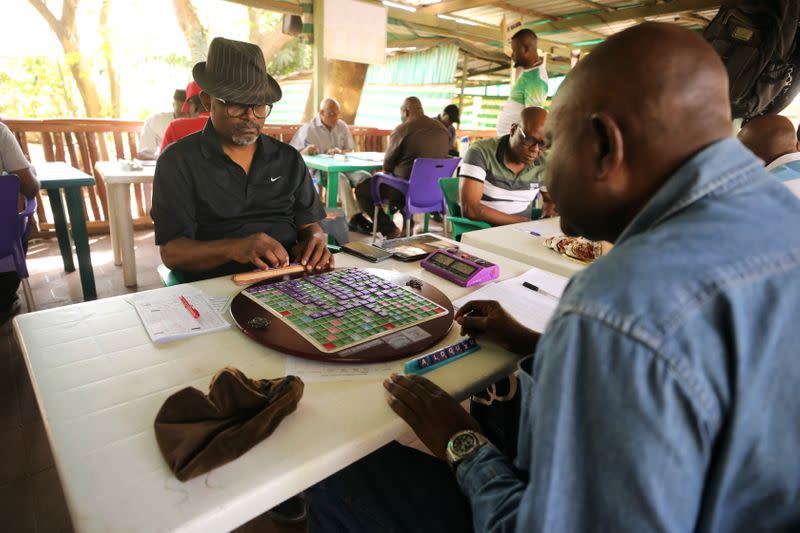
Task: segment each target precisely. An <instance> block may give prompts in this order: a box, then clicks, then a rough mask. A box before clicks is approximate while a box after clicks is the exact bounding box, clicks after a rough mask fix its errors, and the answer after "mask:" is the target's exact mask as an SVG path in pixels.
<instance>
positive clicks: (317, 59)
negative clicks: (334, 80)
mask: <svg viewBox="0 0 800 533" xmlns="http://www.w3.org/2000/svg"><path fill="white" fill-rule="evenodd" d="M311 6H312V9H313V13H312V20H313V24H314V46H313V48H312V52H311V55H312V58H313V60H314V66H313V72H312V74H311V94H312V98H313V100H312V102H311V107H312V109H313V110H314V111H312V113H314V112H316V110H317V109H319V104H320V103H321V102H322V99H323V98H324V97H325V94H324V91H325V53H324V52H325V50H324V46H325V28H324V25H323V14H324V9H325V8H324V6H325V0H312V3H311Z"/></svg>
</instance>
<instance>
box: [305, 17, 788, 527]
mask: <svg viewBox="0 0 800 533" xmlns="http://www.w3.org/2000/svg"><path fill="white" fill-rule="evenodd" d="M622 66H624V68H622ZM620 76H625V77H626V78H627V79H625V80H620ZM653 124H658V135H653V134H652V132H653ZM546 138H547V141H548V144H549V145H550V152H549V160H548V167H547V171H546V174H547V181H548V184H549V185H550V187H549V190H550V193H551V194H552V195H553V200H554V201H555V203H556V205H557V206H558V209H559V213H560V214H561V218H562V221H566V222H568V223H569V224H570V225H571V226H572V227H574V228H576V230H577V231H578V232H579V233H580V234H582V235H584V236H586V237H588V238H590V239H594V240H600V239H603V240H608V241H612V242H614V243H615V247H614V249H613V250H612V251H611V253H610V254H609V255H607V256H605V257H603V258H601V259H599V260H598V261H596V262H595V263H594V264H592V265H591V266H589V267H588V268H587V269H586V270H583V271H582V272H579V273H578V274H576V275H575V276H574V277H573V278H572V280H571V281H570V284H569V286H568V287H567V289H566V291H565V292H564V295H563V297H562V298H561V301H560V302H559V305H558V308H557V309H556V311H555V313H554V315H553V317H552V318H551V320H550V323H549V324H548V326H547V329H546V331H545V332H544V333H543V334H541V335H539V334H537V333H534V332H532V331H529V330H527V329H525V328H524V327H522V326H520V325H519V323H517V322H516V321H515V320H514V317H511V316H509V315H508V314H507V313H506V312H505V311H503V309H502V308H500V307H499V306H498V304H497V303H496V302H470V303H468V304H466V305H465V306H463V307H462V308H461V309H460V310H459V313H458V314H457V320H458V321H459V322H461V324H462V329H463V331H462V333H469V334H473V335H479V336H484V335H485V336H486V337H489V338H491V339H492V340H494V341H495V342H499V343H501V345H503V346H505V347H506V348H508V349H510V350H512V351H515V352H517V353H519V354H525V353H530V352H531V351H534V350H535V354H534V355H533V357H530V358H527V359H525V360H523V361H522V362H521V365H520V372H519V375H520V378H519V379H520V384H521V388H520V401H521V416H520V427H519V439H518V446H517V454H516V457H515V458H509V457H506V456H504V455H503V454H502V453H501V452H500V451H499V450H498V449H497V448H496V447H495V446H494V445H493V444H491V443H487V441H486V439H485V438H484V437H483V436H482V435H481V434H480V428H479V427H478V425H477V423H476V422H475V420H474V419H472V417H470V415H469V414H468V413H467V412H466V411H464V409H463V408H461V406H460V405H459V403H458V402H457V401H456V400H455V399H453V398H451V397H450V396H449V395H448V394H447V393H446V392H444V391H443V390H442V389H440V388H439V387H438V386H436V385H435V384H434V383H433V382H432V381H430V380H427V379H425V378H422V377H419V376H398V375H393V376H391V377H390V378H389V379H387V380H386V382H385V383H384V387H385V388H386V389H387V391H388V397H387V400H388V402H389V406H390V407H391V408H392V409H393V410H394V411H395V412H396V413H397V414H398V415H399V416H400V417H402V418H403V419H404V420H405V421H406V422H407V423H408V424H409V425H410V426H411V428H412V429H413V430H414V431H415V432H416V434H417V435H418V436H419V437H420V439H421V440H422V442H423V443H425V444H426V445H427V447H428V448H429V449H430V450H431V451H432V452H433V453H434V454H435V455H436V457H438V458H439V459H441V460H437V459H436V458H434V457H431V456H429V455H426V454H423V453H420V452H418V451H416V450H412V449H409V448H403V447H400V446H399V445H397V444H395V445H390V446H386V447H384V448H383V449H381V450H379V451H377V452H375V453H373V454H372V455H370V456H367V457H366V458H364V459H362V460H361V461H359V462H357V463H355V464H353V465H351V466H350V467H348V468H347V469H345V470H343V471H342V472H339V473H338V474H335V475H334V476H332V477H331V478H329V479H328V480H325V481H323V482H321V483H320V484H318V485H316V486H315V487H314V488H312V489H311V490H308V491H306V498H307V500H308V501H309V504H310V525H309V531H310V532H311V533H315V532H316V531H381V532H387V533H388V532H395V531H397V532H399V531H436V532H446V531H454V532H455V531H458V532H464V531H470V530H472V529H474V530H475V531H481V532H483V531H492V532H501V531H519V532H526V533H527V532H531V533H533V532H541V531H552V532H567V531H568V532H573V531H575V532H578V531H581V532H582V531H614V532H627V531H630V532H641V531H668V532H686V531H698V532H720V533H721V532H726V533H732V532H750V531H798V529H800V506H798V504H797V502H798V500H799V499H800V475H799V474H800V454H798V453H797V450H798V449H800V424H798V419H800V395H798V394H797V390H798V387H800V365H798V364H797V353H798V348H797V347H798V346H800V329H798V327H797V317H798V316H800V233H798V232H797V231H787V230H788V228H798V227H800V209H798V206H800V201H798V199H797V198H795V197H794V196H793V195H792V194H791V193H790V192H789V191H788V190H787V189H786V188H785V187H783V186H782V185H781V184H780V183H778V181H777V180H775V179H774V178H772V177H770V176H769V175H768V173H767V172H766V171H765V170H764V168H763V166H762V164H761V161H760V160H758V159H756V158H755V157H753V155H752V154H751V153H750V152H749V151H748V150H746V149H745V148H744V147H743V146H742V144H741V143H740V142H739V141H737V140H736V139H733V138H731V115H730V102H729V98H728V79H727V74H726V71H725V67H724V66H723V64H722V62H721V61H720V59H719V57H718V56H717V54H716V52H715V51H714V50H713V49H712V48H711V46H709V45H708V44H707V43H706V42H705V41H704V40H703V39H702V37H701V36H700V35H698V34H696V33H694V32H692V31H690V30H688V29H684V28H681V27H680V26H677V25H671V24H662V23H652V22H650V23H645V24H642V25H640V26H637V27H634V28H632V29H628V30H625V31H623V32H621V33H617V34H615V35H613V36H611V37H610V38H609V39H608V40H606V41H605V42H604V43H602V44H600V45H599V46H597V47H596V48H595V49H594V50H592V53H591V55H590V56H589V57H588V58H586V59H584V60H582V61H580V62H579V63H578V64H577V66H576V67H575V68H574V69H573V70H571V71H570V75H569V76H567V79H566V81H565V82H564V84H563V85H562V86H561V88H560V90H559V92H558V94H556V96H555V99H554V101H553V107H552V109H551V113H550V117H549V119H548V125H547V129H546ZM576 147H580V150H576ZM753 198H758V201H757V202H753ZM454 364H458V363H454ZM449 371H450V370H447V371H445V370H442V372H449ZM452 372H458V369H457V368H454V369H453V370H452ZM432 377H433V379H439V378H440V377H437V376H436V374H432ZM462 392H463V391H462ZM447 463H449V467H448V465H447ZM451 469H452V471H451Z"/></svg>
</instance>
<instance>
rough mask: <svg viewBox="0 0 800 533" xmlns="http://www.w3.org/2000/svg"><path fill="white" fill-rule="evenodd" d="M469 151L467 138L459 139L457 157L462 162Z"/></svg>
mask: <svg viewBox="0 0 800 533" xmlns="http://www.w3.org/2000/svg"><path fill="white" fill-rule="evenodd" d="M467 150H469V137H467V136H466V135H465V136H463V137H461V139H459V142H458V156H459V157H460V158H461V159H462V160H463V159H464V157H465V156H466V155H467Z"/></svg>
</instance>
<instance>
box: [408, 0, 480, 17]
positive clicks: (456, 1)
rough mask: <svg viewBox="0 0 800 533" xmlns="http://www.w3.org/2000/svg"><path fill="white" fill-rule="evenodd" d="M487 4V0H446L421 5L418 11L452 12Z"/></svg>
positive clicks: (425, 12)
mask: <svg viewBox="0 0 800 533" xmlns="http://www.w3.org/2000/svg"><path fill="white" fill-rule="evenodd" d="M483 5H486V0H445V1H444V2H439V3H438V4H431V5H429V6H425V7H420V8H418V9H417V13H423V14H425V15H438V14H440V13H442V14H445V13H452V12H453V11H462V10H464V9H470V8H473V7H480V6H483Z"/></svg>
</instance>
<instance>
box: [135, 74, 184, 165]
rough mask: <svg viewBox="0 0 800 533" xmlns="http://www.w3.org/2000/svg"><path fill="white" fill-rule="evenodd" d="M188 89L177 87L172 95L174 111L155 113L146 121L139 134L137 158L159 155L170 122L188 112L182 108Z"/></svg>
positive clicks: (152, 157) (144, 158) (145, 158)
mask: <svg viewBox="0 0 800 533" xmlns="http://www.w3.org/2000/svg"><path fill="white" fill-rule="evenodd" d="M186 98H187V96H186V91H184V90H183V89H176V90H175V93H174V94H173V95H172V111H165V112H163V113H153V114H152V115H150V116H149V117H147V119H146V120H145V121H144V126H142V133H141V134H139V151H138V152H136V158H137V159H143V160H152V159H155V158H156V157H158V147H159V146H161V141H162V140H163V138H164V132H165V131H166V129H167V126H169V123H170V122H172V121H173V120H175V119H176V118H179V117H185V116H186V114H185V113H184V112H183V111H181V108H182V107H183V106H184V104H185V102H186Z"/></svg>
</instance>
